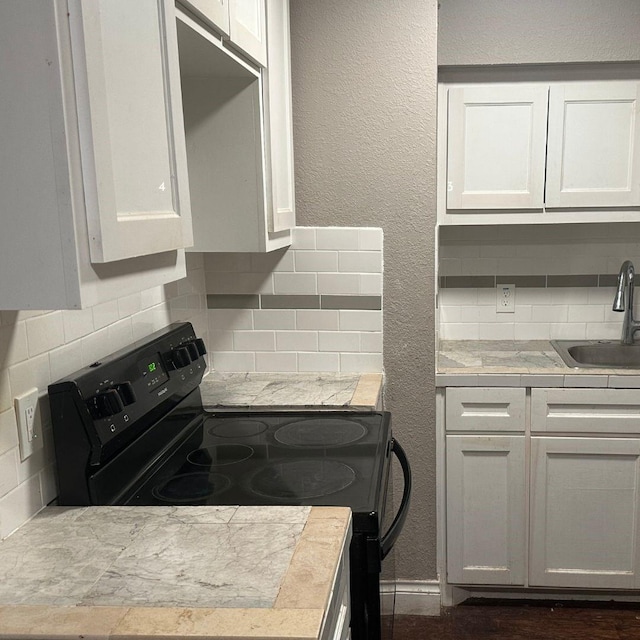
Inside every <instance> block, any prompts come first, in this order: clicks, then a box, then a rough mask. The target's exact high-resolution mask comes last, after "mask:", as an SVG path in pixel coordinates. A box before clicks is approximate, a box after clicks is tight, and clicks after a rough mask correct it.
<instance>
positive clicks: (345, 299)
mask: <svg viewBox="0 0 640 640" xmlns="http://www.w3.org/2000/svg"><path fill="white" fill-rule="evenodd" d="M322 308H323V309H360V310H370V311H379V310H380V309H382V296H322Z"/></svg>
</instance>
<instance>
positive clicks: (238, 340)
mask: <svg viewBox="0 0 640 640" xmlns="http://www.w3.org/2000/svg"><path fill="white" fill-rule="evenodd" d="M233 347H234V350H235V351H275V350H276V334H275V332H274V331H234V332H233Z"/></svg>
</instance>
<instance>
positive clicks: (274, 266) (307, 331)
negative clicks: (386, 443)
mask: <svg viewBox="0 0 640 640" xmlns="http://www.w3.org/2000/svg"><path fill="white" fill-rule="evenodd" d="M382 244H383V237H382V229H375V228H348V227H342V228H313V227H299V228H297V229H295V230H294V232H293V242H292V245H291V247H290V248H289V249H283V250H279V251H274V252H272V253H268V254H248V253H245V254H240V253H218V254H207V255H206V256H205V271H206V289H207V293H208V296H207V299H208V306H209V347H208V348H209V354H210V357H211V361H210V364H211V365H212V368H213V369H215V370H216V371H305V372H306V371H325V372H326V371H333V372H345V373H346V372H381V371H382V270H383V252H382Z"/></svg>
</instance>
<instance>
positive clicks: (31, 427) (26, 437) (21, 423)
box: [14, 387, 43, 460]
mask: <svg viewBox="0 0 640 640" xmlns="http://www.w3.org/2000/svg"><path fill="white" fill-rule="evenodd" d="M14 403H15V411H16V420H17V422H18V438H19V441H20V460H26V459H27V458H28V457H29V456H30V455H33V454H34V453H35V452H36V451H38V449H42V444H43V443H42V421H41V418H40V409H39V408H38V389H37V388H35V387H34V388H33V389H29V391H27V392H26V393H23V394H22V395H21V396H17V397H16V398H15V400H14Z"/></svg>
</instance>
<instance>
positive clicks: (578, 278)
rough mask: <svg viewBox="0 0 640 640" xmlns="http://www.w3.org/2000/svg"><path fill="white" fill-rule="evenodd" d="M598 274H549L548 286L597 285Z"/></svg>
mask: <svg viewBox="0 0 640 640" xmlns="http://www.w3.org/2000/svg"><path fill="white" fill-rule="evenodd" d="M597 286H598V276H597V275H569V276H547V287H597Z"/></svg>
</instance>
